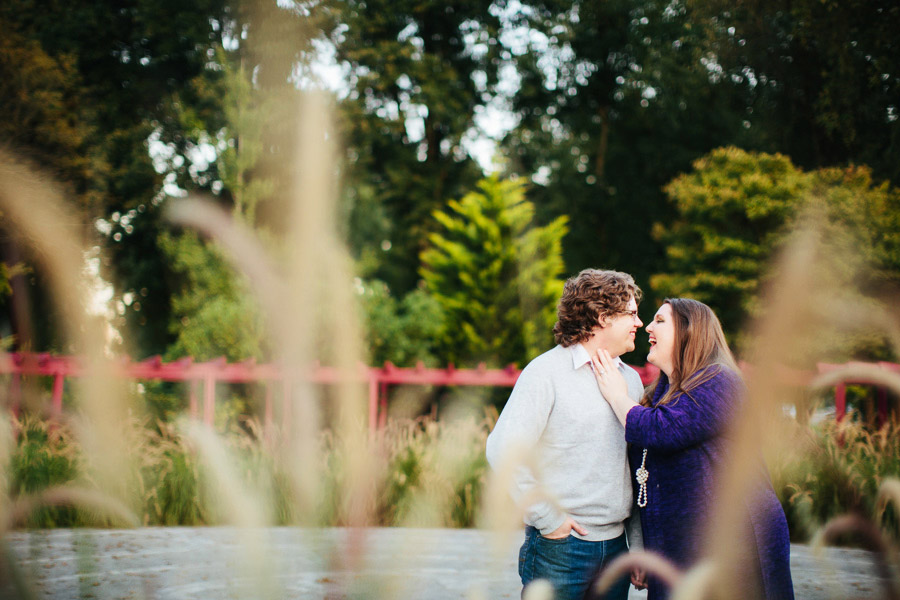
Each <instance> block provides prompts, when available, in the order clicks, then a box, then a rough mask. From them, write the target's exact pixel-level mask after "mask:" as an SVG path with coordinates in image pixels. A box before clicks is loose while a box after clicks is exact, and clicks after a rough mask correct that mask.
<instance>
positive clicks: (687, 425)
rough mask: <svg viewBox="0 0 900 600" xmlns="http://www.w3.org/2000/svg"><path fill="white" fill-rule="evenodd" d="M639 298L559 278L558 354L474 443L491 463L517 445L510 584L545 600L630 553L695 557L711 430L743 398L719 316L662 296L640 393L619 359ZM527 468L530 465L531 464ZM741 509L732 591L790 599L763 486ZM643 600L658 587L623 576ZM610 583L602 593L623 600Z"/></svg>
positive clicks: (718, 448)
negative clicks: (537, 591)
mask: <svg viewBox="0 0 900 600" xmlns="http://www.w3.org/2000/svg"><path fill="white" fill-rule="evenodd" d="M640 299H641V290H640V288H639V287H638V286H637V285H636V284H635V282H634V280H633V278H632V277H631V276H630V275H627V274H625V273H620V272H617V271H600V270H594V269H588V270H585V271H582V272H581V273H579V274H578V275H577V276H575V277H573V278H571V279H569V280H568V281H567V282H566V284H565V288H564V291H563V295H562V298H561V299H560V301H559V305H558V315H557V319H558V320H557V323H556V325H555V326H554V328H553V333H554V336H555V340H556V342H557V346H556V347H555V348H553V349H551V350H549V351H547V352H545V353H544V354H542V355H540V356H538V357H537V358H535V359H534V360H533V361H531V363H529V364H528V366H527V367H525V369H524V370H523V371H522V374H521V375H520V377H519V379H518V381H517V382H516V385H515V387H514V388H513V391H512V394H511V395H510V397H509V400H508V401H507V403H506V406H505V407H504V408H503V411H502V412H501V414H500V418H499V419H498V420H497V424H496V426H495V427H494V430H493V431H492V432H491V434H490V436H489V437H488V441H487V458H488V461H489V462H490V464H491V465H492V466H493V467H495V468H496V467H497V466H498V465H499V464H500V463H501V462H503V461H504V460H515V458H516V457H515V456H513V455H514V454H515V453H516V452H517V451H519V450H521V449H522V448H533V449H534V450H535V451H536V453H537V454H536V461H534V462H533V463H529V464H530V465H531V466H524V465H520V466H519V467H518V470H517V471H516V478H515V486H514V490H513V495H514V497H515V499H516V500H517V501H518V502H519V503H520V504H521V505H522V508H523V510H524V512H525V515H524V520H525V525H526V529H525V542H524V544H523V545H522V547H521V550H520V551H519V575H520V576H521V579H522V584H523V586H527V585H528V584H529V583H530V582H531V581H533V580H537V579H545V580H548V581H549V582H550V584H551V585H552V586H553V589H554V594H555V596H554V597H555V598H556V600H581V599H582V598H593V597H595V596H593V595H592V590H590V589H589V587H590V583H591V581H592V580H594V579H595V577H596V575H597V574H598V573H599V572H600V570H602V569H603V568H604V567H605V566H606V565H607V564H609V563H610V562H611V561H612V560H614V559H615V558H617V557H618V556H619V555H621V554H622V553H624V552H626V551H627V550H628V548H629V547H631V548H633V549H641V548H643V549H644V550H648V551H653V552H656V553H659V554H661V555H663V556H664V557H665V558H667V559H668V560H670V561H671V562H673V563H674V564H675V565H677V566H678V567H680V568H689V567H691V566H692V565H693V564H695V563H696V561H697V560H698V559H699V558H701V551H702V548H701V547H700V545H701V542H702V539H701V538H702V536H703V535H704V533H705V530H704V527H705V525H706V521H707V517H709V515H710V513H711V511H712V508H713V503H714V496H715V491H716V477H717V474H718V471H719V469H720V468H721V467H722V465H723V463H724V461H725V453H726V452H727V447H726V444H725V439H724V434H725V433H726V429H727V428H728V426H729V425H730V421H731V420H732V417H734V416H735V415H736V413H737V412H738V410H739V408H740V403H741V401H742V395H743V394H742V392H743V384H742V381H741V377H740V372H739V370H738V368H737V365H736V364H735V361H734V358H733V357H732V354H731V352H730V350H729V349H728V345H727V343H726V341H725V337H724V335H723V333H722V328H721V326H720V324H719V321H718V319H717V318H716V316H715V315H714V314H713V312H712V311H711V310H710V309H709V307H707V306H706V305H705V304H702V303H700V302H697V301H695V300H688V299H681V298H676V299H668V300H666V301H665V302H664V303H663V304H662V306H661V307H660V308H659V310H658V311H657V312H656V315H655V316H654V317H653V321H652V322H651V323H650V324H648V325H647V327H646V331H647V333H648V334H649V336H650V344H651V349H650V353H649V354H648V356H647V360H648V362H650V363H651V364H653V365H655V366H656V367H658V368H659V370H660V374H659V378H658V379H657V381H656V382H655V383H653V384H651V385H650V386H649V387H648V388H647V390H646V391H645V390H644V389H643V387H642V385H641V380H640V377H639V376H638V374H637V372H635V370H634V369H632V368H631V367H629V366H627V365H625V364H624V363H623V362H622V361H621V360H620V358H619V357H620V355H622V354H625V353H626V352H630V351H632V350H634V341H635V335H636V334H637V330H638V329H639V328H640V327H641V326H643V323H642V322H641V320H640V318H638V311H637V305H638V302H640ZM532 467H533V468H532ZM760 486H761V488H762V493H760V494H758V495H756V496H755V497H754V501H753V502H752V503H751V502H747V507H746V511H745V513H746V517H747V518H746V521H747V522H746V531H747V534H746V535H745V536H744V537H743V538H742V539H740V540H738V541H737V543H740V544H741V545H742V549H743V550H744V552H743V553H742V556H743V557H744V560H743V561H742V563H743V564H742V569H741V577H740V585H741V589H740V590H734V594H735V597H742V598H765V599H769V600H773V599H778V600H781V599H792V598H793V588H792V583H791V575H790V566H789V553H790V544H789V541H788V530H787V522H786V520H785V516H784V512H783V511H782V509H781V505H780V504H779V503H778V499H777V498H776V496H775V493H774V491H772V488H771V484H770V483H769V482H768V479H767V478H765V479H764V480H762V481H760ZM630 580H631V581H630V583H631V584H633V585H634V586H635V587H636V588H638V589H643V588H649V600H663V599H665V598H667V597H668V595H669V593H670V590H669V589H667V587H666V586H665V585H664V584H663V583H662V582H661V581H659V580H657V579H656V578H654V577H652V576H649V575H648V574H646V573H644V572H642V571H640V570H635V571H633V572H632V573H631V577H630ZM628 589H629V580H628V578H622V580H621V581H619V582H618V583H617V584H615V585H614V586H613V587H612V588H610V589H609V590H608V591H607V593H606V595H605V596H604V597H605V598H608V599H610V600H625V598H626V597H627V596H628Z"/></svg>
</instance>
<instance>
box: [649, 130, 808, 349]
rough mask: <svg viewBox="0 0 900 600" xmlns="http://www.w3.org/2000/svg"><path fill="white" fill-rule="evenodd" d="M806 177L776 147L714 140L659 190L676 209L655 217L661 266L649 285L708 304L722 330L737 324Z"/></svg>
mask: <svg viewBox="0 0 900 600" xmlns="http://www.w3.org/2000/svg"><path fill="white" fill-rule="evenodd" d="M809 187H810V179H809V177H807V176H806V175H805V174H804V173H803V172H802V171H800V170H799V169H798V168H797V167H795V166H794V165H793V164H792V163H791V161H790V159H788V158H787V157H786V156H782V155H780V154H775V155H769V154H758V155H757V154H752V153H748V152H745V151H743V150H740V149H738V148H734V147H729V148H719V149H716V150H714V151H712V152H711V153H710V154H708V155H707V156H704V157H703V158H700V159H698V160H696V161H695V162H694V170H693V171H692V172H690V173H686V174H684V175H680V176H678V177H677V178H675V179H674V180H673V181H672V182H671V183H669V185H668V186H666V188H665V190H666V193H667V194H668V195H669V198H670V199H671V202H672V204H673V205H674V207H675V210H676V213H677V215H678V216H677V217H676V218H675V219H674V220H672V221H670V222H668V223H666V224H663V223H661V222H657V223H656V224H654V227H653V233H654V236H655V237H656V239H657V240H658V241H659V242H661V243H662V245H663V247H664V248H665V252H666V258H667V261H666V269H665V270H664V271H663V272H662V273H657V274H655V275H653V277H651V279H650V285H651V287H652V288H653V290H654V291H656V292H657V293H658V294H659V295H660V297H667V296H689V297H692V298H696V299H697V300H700V301H701V302H705V303H707V304H709V305H710V306H711V307H712V308H713V309H714V310H715V311H716V314H717V315H718V316H719V318H720V320H721V321H722V325H723V327H724V328H725V330H726V331H727V332H728V333H730V334H734V333H736V332H737V331H738V329H739V328H740V327H741V325H742V324H743V322H744V319H745V318H746V316H747V314H748V311H749V310H750V308H751V304H752V302H754V298H755V294H756V292H757V291H758V289H759V285H760V277H761V276H762V274H763V271H764V267H765V265H766V263H767V261H768V260H769V258H770V256H771V254H772V252H773V250H774V249H775V247H776V244H777V242H778V241H779V239H780V236H781V234H782V233H783V227H784V225H785V223H786V222H787V220H788V218H789V217H790V215H792V214H793V213H794V211H796V210H797V206H798V203H799V202H800V199H801V198H802V197H803V196H804V194H806V193H807V191H808V190H809Z"/></svg>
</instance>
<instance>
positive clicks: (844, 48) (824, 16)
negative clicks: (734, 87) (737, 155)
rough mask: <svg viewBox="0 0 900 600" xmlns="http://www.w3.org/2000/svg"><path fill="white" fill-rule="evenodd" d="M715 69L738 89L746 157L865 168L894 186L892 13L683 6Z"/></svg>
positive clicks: (898, 150) (899, 131) (896, 17)
mask: <svg viewBox="0 0 900 600" xmlns="http://www.w3.org/2000/svg"><path fill="white" fill-rule="evenodd" d="M692 4H693V6H694V8H695V10H696V12H697V19H696V24H697V26H698V29H701V28H702V29H703V30H704V31H705V32H706V33H707V35H708V42H707V43H706V46H707V48H708V51H709V53H710V56H711V57H712V58H713V59H714V61H715V64H716V65H717V68H718V69H720V70H721V72H722V75H723V76H724V77H726V78H728V79H731V80H734V81H736V82H739V84H740V85H741V87H742V89H743V93H742V101H741V102H742V104H743V105H744V113H745V115H746V116H745V118H746V119H747V123H748V126H751V127H752V129H755V130H758V139H759V142H760V144H759V145H757V146H756V148H758V149H760V150H765V151H767V152H774V151H777V152H781V153H784V154H787V155H789V156H790V157H791V159H792V160H793V161H794V163H795V164H797V165H799V166H801V167H803V168H804V169H815V168H819V167H826V166H834V165H846V164H849V163H856V164H866V165H869V166H871V167H872V170H873V173H874V174H875V176H876V177H877V178H879V179H883V178H888V179H889V180H891V181H892V182H893V184H894V185H897V184H898V183H900V145H898V143H897V141H898V139H900V137H898V136H900V119H898V117H900V115H898V110H900V107H898V105H897V98H898V97H900V62H898V60H897V58H898V54H897V44H896V39H897V35H896V32H897V31H898V29H900V6H898V5H896V4H894V3H890V2H869V1H867V0H792V1H791V2H767V1H762V0H741V1H740V2H731V1H725V0H702V1H698V2H694V3H692Z"/></svg>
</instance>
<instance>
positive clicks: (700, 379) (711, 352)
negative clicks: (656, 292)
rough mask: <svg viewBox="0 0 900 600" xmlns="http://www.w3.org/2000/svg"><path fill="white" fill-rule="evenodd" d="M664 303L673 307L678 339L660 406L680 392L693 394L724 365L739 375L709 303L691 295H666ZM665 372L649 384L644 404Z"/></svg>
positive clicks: (651, 398) (642, 401) (648, 400)
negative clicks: (677, 296)
mask: <svg viewBox="0 0 900 600" xmlns="http://www.w3.org/2000/svg"><path fill="white" fill-rule="evenodd" d="M663 304H668V305H669V306H670V307H671V308H672V318H673V320H674V323H673V325H674V330H675V343H674V345H673V347H674V350H673V356H672V376H671V377H670V378H669V389H668V390H667V391H666V393H665V394H664V395H663V397H662V398H660V401H659V402H658V403H657V406H658V405H660V404H667V403H668V402H671V401H672V399H673V398H675V397H677V396H679V395H680V394H686V395H687V396H690V395H691V390H693V389H695V388H696V387H697V386H699V385H702V384H704V383H706V382H707V381H709V380H710V379H712V378H713V377H715V376H716V375H717V374H718V373H720V372H721V371H722V369H728V370H730V371H732V372H733V373H734V374H735V375H737V376H740V370H739V369H738V366H737V363H736V362H735V360H734V356H733V355H732V354H731V350H730V349H729V348H728V342H727V341H726V340H725V334H724V332H723V331H722V325H721V323H719V318H718V317H716V314H715V313H714V312H713V311H712V309H711V308H710V307H708V306H707V305H705V304H703V303H702V302H698V301H697V300H691V299H690V298H666V299H665V300H664V301H663ZM663 376H664V373H662V372H660V374H659V377H657V378H656V381H654V382H653V383H651V384H650V385H649V386H648V387H647V390H646V392H645V393H644V397H643V398H642V399H641V404H642V405H643V406H650V403H651V401H652V400H653V395H654V393H655V390H656V388H657V386H658V385H659V381H660V378H662V377H663Z"/></svg>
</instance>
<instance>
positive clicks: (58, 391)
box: [52, 372, 66, 415]
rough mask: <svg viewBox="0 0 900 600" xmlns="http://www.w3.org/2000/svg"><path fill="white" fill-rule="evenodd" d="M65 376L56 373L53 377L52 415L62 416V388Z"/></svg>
mask: <svg viewBox="0 0 900 600" xmlns="http://www.w3.org/2000/svg"><path fill="white" fill-rule="evenodd" d="M65 381H66V378H65V375H63V374H62V373H61V372H57V373H56V374H54V375H53V400H52V401H53V414H54V415H60V414H62V401H63V387H64V386H65Z"/></svg>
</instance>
